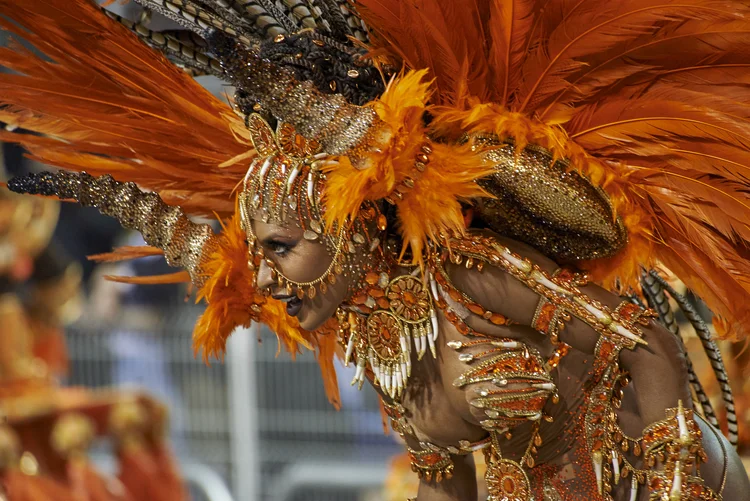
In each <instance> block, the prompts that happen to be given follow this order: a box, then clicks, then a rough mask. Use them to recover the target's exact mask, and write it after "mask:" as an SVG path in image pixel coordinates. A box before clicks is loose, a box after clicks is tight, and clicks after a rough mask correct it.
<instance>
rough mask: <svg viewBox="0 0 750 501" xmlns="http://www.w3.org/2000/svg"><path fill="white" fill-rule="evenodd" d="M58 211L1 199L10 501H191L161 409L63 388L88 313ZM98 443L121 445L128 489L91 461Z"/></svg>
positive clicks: (2, 451) (0, 418) (136, 397)
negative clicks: (59, 247)
mask: <svg viewBox="0 0 750 501" xmlns="http://www.w3.org/2000/svg"><path fill="white" fill-rule="evenodd" d="M58 204H59V202H57V201H54V200H50V199H31V198H23V197H18V196H14V195H13V194H11V193H9V192H7V191H4V192H0V214H1V215H2V216H1V217H0V249H2V259H1V260H0V499H3V501H67V500H71V501H79V500H81V499H91V500H98V501H115V500H123V501H124V500H135V499H154V500H158V501H183V500H185V499H187V495H186V494H185V489H184V487H183V486H182V482H181V479H180V477H179V474H178V473H177V471H176V469H175V466H174V463H173V460H172V458H171V456H170V452H169V451H168V448H167V446H166V443H165V438H164V436H163V435H164V433H163V431H162V430H163V429H164V428H165V420H166V416H165V413H164V410H163V407H162V406H161V404H159V403H158V402H157V401H156V400H154V399H152V398H150V397H147V396H146V395H143V394H137V393H126V392H112V391H106V390H105V391H98V392H93V391H89V390H86V389H84V388H64V387H61V386H60V385H59V384H58V380H59V379H60V378H61V377H62V376H64V375H65V374H66V373H67V370H68V358H67V351H66V347H65V339H64V336H63V325H64V324H65V323H67V322H70V321H72V320H75V318H76V317H77V315H78V313H79V312H80V305H81V297H80V296H81V295H80V277H81V272H80V267H79V266H78V265H77V263H75V262H71V261H69V260H67V259H66V258H65V257H64V256H63V255H61V254H60V253H59V252H58V253H55V252H54V250H53V248H52V247H51V246H50V245H49V240H50V237H51V236H52V232H53V229H54V226H55V223H56V221H57V213H58V211H57V205H58ZM96 437H106V438H108V439H110V441H111V442H112V443H113V444H114V445H115V449H116V451H117V453H116V454H117V459H118V462H119V463H118V464H119V467H120V471H119V480H118V479H115V478H110V477H108V476H106V475H104V474H102V473H101V472H99V471H97V469H96V468H95V467H94V466H93V465H92V464H91V462H90V461H89V459H88V458H87V455H86V452H87V449H88V447H89V445H90V444H91V443H92V441H93V440H94V439H95V438H96Z"/></svg>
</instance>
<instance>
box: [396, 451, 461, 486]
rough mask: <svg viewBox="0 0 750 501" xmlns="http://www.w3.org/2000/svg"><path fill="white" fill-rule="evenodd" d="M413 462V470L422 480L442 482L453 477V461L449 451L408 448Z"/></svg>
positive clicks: (410, 459)
mask: <svg viewBox="0 0 750 501" xmlns="http://www.w3.org/2000/svg"><path fill="white" fill-rule="evenodd" d="M406 450H407V452H408V454H409V461H410V462H411V469H412V471H413V472H414V473H416V474H417V476H419V478H420V479H426V480H427V481H428V482H429V481H431V480H432V479H433V478H434V479H435V481H437V482H440V481H442V480H443V479H444V478H451V477H452V476H453V460H452V459H451V456H450V453H448V451H447V450H445V449H442V448H439V447H435V448H427V449H423V450H419V451H417V450H414V449H412V448H411V447H407V448H406Z"/></svg>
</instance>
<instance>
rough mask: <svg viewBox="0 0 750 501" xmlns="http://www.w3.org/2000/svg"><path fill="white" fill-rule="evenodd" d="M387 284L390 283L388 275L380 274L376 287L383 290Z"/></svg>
mask: <svg viewBox="0 0 750 501" xmlns="http://www.w3.org/2000/svg"><path fill="white" fill-rule="evenodd" d="M388 282H390V280H389V278H388V274H387V273H381V274H380V276H379V277H378V287H381V288H383V289H385V288H386V287H388Z"/></svg>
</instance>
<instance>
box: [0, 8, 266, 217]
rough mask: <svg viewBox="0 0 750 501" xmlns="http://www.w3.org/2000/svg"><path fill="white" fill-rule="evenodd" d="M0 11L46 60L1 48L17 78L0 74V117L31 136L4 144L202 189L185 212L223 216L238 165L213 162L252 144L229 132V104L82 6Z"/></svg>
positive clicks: (48, 158)
mask: <svg viewBox="0 0 750 501" xmlns="http://www.w3.org/2000/svg"><path fill="white" fill-rule="evenodd" d="M0 10H1V11H2V12H3V17H2V18H0V27H2V28H3V29H4V30H6V31H8V32H10V33H12V34H14V35H16V36H18V37H19V38H23V39H25V40H26V41H27V42H29V43H30V44H32V45H33V46H34V47H35V48H36V49H38V50H39V51H40V52H41V53H42V54H44V56H45V58H40V57H37V56H35V55H34V54H32V53H31V52H29V51H28V50H26V49H22V48H20V47H19V46H18V45H14V46H12V47H6V48H1V49H0V64H2V65H3V66H5V67H7V68H8V69H10V70H12V71H14V72H16V74H11V73H3V74H0V104H2V110H0V120H2V121H3V122H6V123H8V124H10V125H12V126H16V127H19V128H23V129H25V130H28V131H31V132H34V133H36V134H39V135H31V134H9V133H4V134H3V137H2V139H3V140H6V141H15V142H18V143H20V144H22V145H23V146H25V147H27V148H28V149H29V151H30V152H31V154H32V156H33V157H34V158H35V159H37V160H39V161H41V162H45V163H48V164H50V165H56V166H59V167H62V168H66V169H70V170H76V171H82V170H86V171H90V172H92V173H103V172H107V173H110V174H112V175H113V176H114V177H115V178H116V179H117V180H119V181H134V182H137V183H138V184H139V185H141V186H142V187H144V188H148V189H155V190H165V189H173V190H185V191H187V192H193V193H197V192H201V193H202V197H201V200H200V201H199V202H198V201H196V202H193V203H191V202H192V201H191V200H190V198H189V197H188V198H186V199H184V200H183V201H184V202H186V203H185V204H184V207H185V210H186V211H187V212H194V213H200V214H211V213H212V212H213V211H218V212H219V213H220V214H221V215H228V214H230V213H231V211H232V209H233V206H232V202H231V193H232V190H233V188H234V185H235V183H236V180H237V179H239V178H240V177H241V176H242V174H243V173H244V170H245V168H244V166H243V165H240V164H236V165H231V166H228V167H220V166H221V165H222V164H224V163H225V162H227V161H229V160H231V159H232V158H235V157H238V156H240V155H242V154H244V153H246V152H247V151H248V150H249V149H251V145H250V143H249V141H247V140H245V139H244V138H243V137H241V136H239V135H237V134H235V133H233V132H232V131H233V130H234V129H237V128H239V127H240V126H241V123H242V122H241V120H240V119H239V118H238V117H237V116H235V115H234V113H233V112H232V110H231V108H230V107H229V106H227V105H226V104H225V103H222V102H221V101H219V100H218V99H216V98H215V97H213V96H212V95H211V94H209V93H208V92H207V91H206V90H205V89H203V88H202V87H201V86H200V85H199V84H197V83H196V82H195V81H193V80H192V79H191V78H190V77H189V76H187V75H186V74H184V73H183V72H182V71H181V70H179V69H178V68H176V67H175V66H174V65H173V64H171V63H170V62H169V61H168V60H167V59H166V58H165V57H163V56H162V55H160V54H159V53H157V52H155V51H153V50H151V49H149V48H148V47H146V46H145V45H143V44H142V43H141V42H140V41H139V40H138V39H137V38H136V37H135V36H134V35H132V34H131V33H130V32H128V30H127V29H126V28H124V27H123V26H121V25H119V23H117V22H115V21H112V20H111V19H109V18H108V17H107V16H104V15H102V13H101V12H100V11H99V8H98V7H97V6H96V5H95V4H93V3H91V2H68V1H65V0H39V1H38V2H33V5H32V3H25V2H15V1H12V0H0ZM10 19H12V20H13V21H12V22H11V21H10ZM133 68H138V71H133ZM238 124H239V125H238Z"/></svg>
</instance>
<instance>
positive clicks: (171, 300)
mask: <svg viewBox="0 0 750 501" xmlns="http://www.w3.org/2000/svg"><path fill="white" fill-rule="evenodd" d="M122 241H123V244H124V245H127V246H137V245H143V239H142V238H141V237H140V235H139V234H137V233H133V232H131V233H129V234H128V235H127V236H126V238H124V239H122ZM95 260H96V259H95ZM170 271H171V270H170V268H169V266H168V265H167V264H166V263H165V262H164V258H163V257H161V256H145V257H143V258H140V259H137V260H134V261H130V262H127V263H120V264H117V265H112V264H105V265H100V268H99V269H98V270H97V271H96V272H95V273H94V276H93V285H92V287H91V295H90V310H91V312H92V315H93V316H94V317H95V319H96V320H98V321H99V323H100V325H102V327H103V328H105V329H108V330H109V332H107V333H106V334H105V335H106V336H107V342H108V344H109V347H110V352H111V355H112V359H113V364H112V384H113V385H114V386H115V387H125V388H128V387H130V388H141V389H144V390H147V391H148V392H149V394H151V395H153V396H154V397H156V398H158V399H159V400H161V401H162V402H164V403H165V404H166V405H167V407H168V408H169V410H170V416H171V419H170V425H171V426H170V436H171V439H172V442H173V444H174V446H175V448H176V450H177V451H178V453H180V454H181V455H183V454H188V453H189V451H188V449H187V445H186V443H185V437H184V431H185V429H186V426H187V423H186V420H187V419H188V415H187V413H186V412H185V409H184V405H183V402H182V394H181V389H180V388H179V386H178V382H176V381H174V378H173V375H172V364H171V361H172V360H171V356H172V355H171V354H170V353H169V348H168V347H167V346H165V344H164V343H165V342H169V340H170V337H168V336H167V335H166V333H168V332H169V329H170V325H169V324H168V319H169V318H170V317H176V316H177V315H179V311H180V309H181V308H183V307H184V301H182V298H183V296H184V294H185V291H184V287H181V286H180V285H179V284H157V285H137V284H132V283H117V282H113V281H110V280H107V279H106V277H105V276H106V275H114V276H152V275H160V274H162V273H165V272H170Z"/></svg>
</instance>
